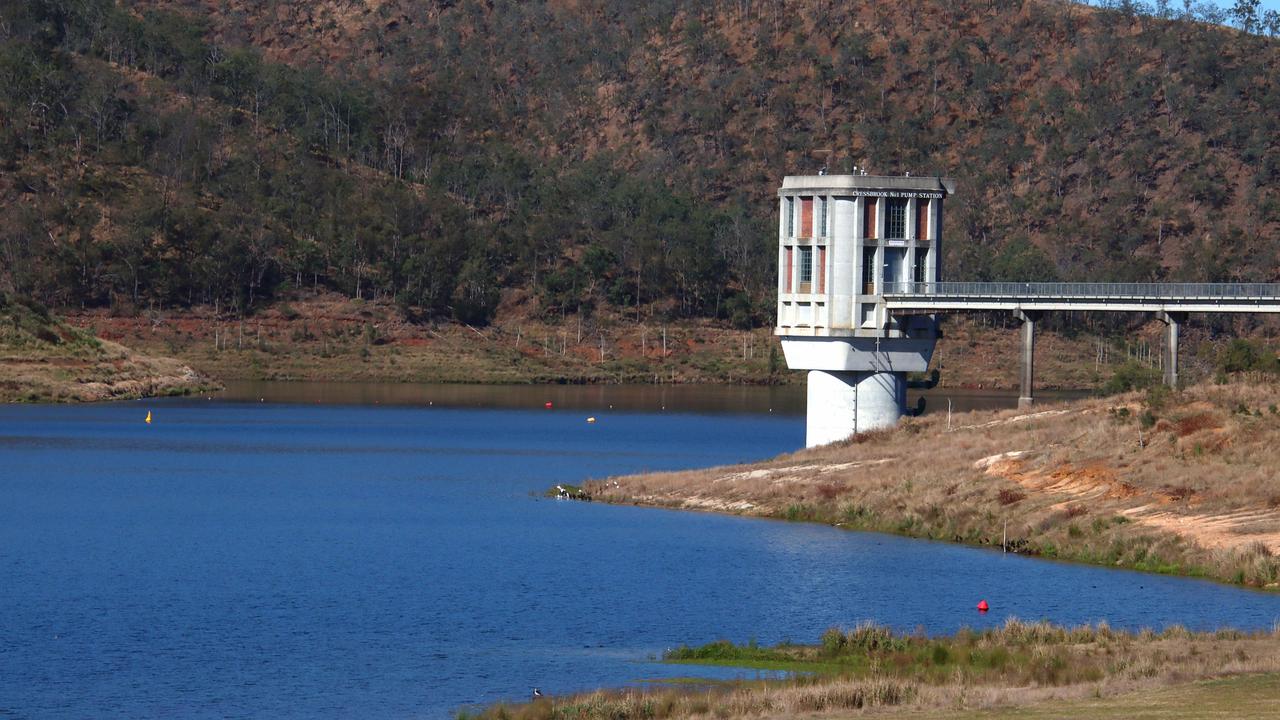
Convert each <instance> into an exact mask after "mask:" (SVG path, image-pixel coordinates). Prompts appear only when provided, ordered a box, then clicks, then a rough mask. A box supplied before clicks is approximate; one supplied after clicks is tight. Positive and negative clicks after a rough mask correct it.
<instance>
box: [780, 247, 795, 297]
mask: <svg viewBox="0 0 1280 720" xmlns="http://www.w3.org/2000/svg"><path fill="white" fill-rule="evenodd" d="M792 249H793V248H783V249H782V251H783V252H782V254H783V256H784V258H785V259H784V263H783V265H784V267H783V270H782V292H788V293H789V292H791V278H792V277H793V276H792V274H791V269H792V267H791V251H792Z"/></svg>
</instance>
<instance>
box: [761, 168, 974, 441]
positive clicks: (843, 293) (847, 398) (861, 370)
mask: <svg viewBox="0 0 1280 720" xmlns="http://www.w3.org/2000/svg"><path fill="white" fill-rule="evenodd" d="M953 191H954V185H953V184H952V182H951V181H950V180H947V179H944V178H938V177H910V176H907V177H881V176H871V175H802V176H788V177H787V178H785V179H784V180H783V183H782V188H781V189H780V190H779V191H778V197H779V204H780V215H779V223H778V326H777V328H776V329H775V330H774V334H776V335H778V336H779V337H780V339H781V341H782V349H783V352H784V353H785V355H786V358H787V365H788V366H790V367H791V368H792V369H793V370H809V371H810V372H809V388H808V410H807V414H808V425H807V432H806V444H807V445H809V446H810V447H812V446H814V445H823V444H826V443H830V442H835V441H837V440H843V439H844V438H846V437H849V436H850V435H852V434H854V433H856V432H864V431H867V430H874V429H877V428H882V427H887V426H890V425H893V424H894V423H896V422H897V421H898V419H899V418H900V417H901V416H902V414H903V413H904V412H905V407H904V406H905V401H906V376H905V374H906V373H908V372H924V371H925V370H927V369H928V366H929V359H930V358H931V357H932V355H933V347H934V343H935V341H936V340H937V325H936V323H935V321H934V318H933V317H932V316H929V315H918V316H911V317H892V316H890V315H889V314H888V312H887V311H886V308H885V304H884V294H885V292H886V291H890V292H892V291H893V290H895V289H897V290H899V291H902V290H905V289H907V288H908V287H911V286H912V285H914V288H913V289H915V290H916V291H923V290H927V287H928V284H929V283H934V282H937V281H938V280H939V273H940V259H941V254H940V250H941V237H942V218H943V215H942V203H943V200H944V199H945V198H946V197H947V196H948V195H950V194H951V193H952V192H953Z"/></svg>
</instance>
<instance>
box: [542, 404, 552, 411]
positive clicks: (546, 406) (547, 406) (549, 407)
mask: <svg viewBox="0 0 1280 720" xmlns="http://www.w3.org/2000/svg"><path fill="white" fill-rule="evenodd" d="M542 407H544V408H546V409H548V410H550V409H551V403H546V404H544V405H543V406H542Z"/></svg>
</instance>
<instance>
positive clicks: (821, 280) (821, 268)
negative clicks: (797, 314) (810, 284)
mask: <svg viewBox="0 0 1280 720" xmlns="http://www.w3.org/2000/svg"><path fill="white" fill-rule="evenodd" d="M826 291H827V248H826V247H825V246H819V247H818V294H819V295H821V294H822V293H825V292H826Z"/></svg>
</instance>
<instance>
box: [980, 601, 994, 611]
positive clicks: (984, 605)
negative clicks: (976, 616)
mask: <svg viewBox="0 0 1280 720" xmlns="http://www.w3.org/2000/svg"><path fill="white" fill-rule="evenodd" d="M990 609H991V606H990V605H987V601H986V600H979V601H978V612H986V611H988V610H990Z"/></svg>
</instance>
